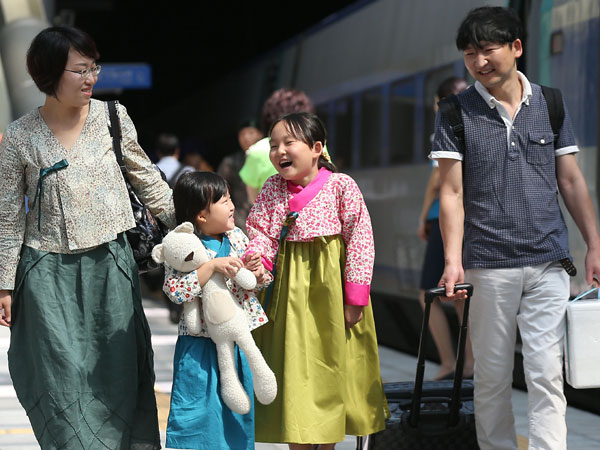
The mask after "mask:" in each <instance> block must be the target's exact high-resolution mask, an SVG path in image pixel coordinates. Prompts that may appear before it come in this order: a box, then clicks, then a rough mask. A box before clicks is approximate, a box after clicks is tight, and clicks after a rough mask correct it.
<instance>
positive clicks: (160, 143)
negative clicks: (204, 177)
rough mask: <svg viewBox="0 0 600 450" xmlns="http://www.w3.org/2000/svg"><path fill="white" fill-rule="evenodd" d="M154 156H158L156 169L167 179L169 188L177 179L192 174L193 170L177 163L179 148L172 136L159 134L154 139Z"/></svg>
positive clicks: (177, 141) (176, 140) (174, 137)
mask: <svg viewBox="0 0 600 450" xmlns="http://www.w3.org/2000/svg"><path fill="white" fill-rule="evenodd" d="M155 150H156V155H157V156H158V162H157V163H156V165H157V167H158V168H159V169H160V170H162V172H163V173H164V174H165V177H167V182H168V183H169V186H171V187H173V186H175V183H177V180H178V179H179V177H180V176H181V175H182V174H184V173H186V172H192V171H193V170H194V168H193V167H192V166H188V165H185V164H182V163H181V162H180V161H179V157H180V156H181V148H180V146H179V139H178V138H177V136H175V135H174V134H170V133H161V134H159V135H158V137H157V138H156V149H155Z"/></svg>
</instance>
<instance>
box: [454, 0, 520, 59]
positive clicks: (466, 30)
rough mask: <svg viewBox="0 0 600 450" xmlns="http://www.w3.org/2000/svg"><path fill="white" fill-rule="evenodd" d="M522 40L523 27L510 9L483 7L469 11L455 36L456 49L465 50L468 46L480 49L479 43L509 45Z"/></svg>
mask: <svg viewBox="0 0 600 450" xmlns="http://www.w3.org/2000/svg"><path fill="white" fill-rule="evenodd" d="M522 38H523V25H522V23H521V19H519V16H518V15H517V13H516V12H515V11H514V10H512V9H510V8H502V7H500V6H483V7H481V8H475V9H472V10H471V11H469V13H468V14H467V17H465V18H464V20H463V21H462V23H461V24H460V27H459V28H458V33H457V34H456V47H457V48H458V49H459V50H461V51H462V50H465V49H466V48H467V47H468V46H469V45H472V46H473V47H474V48H481V42H491V43H495V44H509V45H512V43H513V42H514V41H515V40H517V39H522Z"/></svg>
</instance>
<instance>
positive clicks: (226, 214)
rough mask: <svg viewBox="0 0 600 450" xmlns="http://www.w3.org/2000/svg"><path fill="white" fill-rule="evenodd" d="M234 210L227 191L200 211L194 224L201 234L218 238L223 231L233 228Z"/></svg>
mask: <svg viewBox="0 0 600 450" xmlns="http://www.w3.org/2000/svg"><path fill="white" fill-rule="evenodd" d="M234 211H235V207H234V206H233V202H232V201H231V196H230V195H229V192H227V194H226V195H224V196H223V197H221V198H220V199H219V200H218V201H217V202H216V203H212V204H211V205H210V206H209V207H208V208H206V209H203V210H202V211H200V213H199V214H198V217H197V219H196V225H197V226H198V228H200V230H201V231H202V233H203V234H205V235H207V236H211V237H214V238H217V239H219V238H220V237H221V235H222V234H223V233H225V232H226V231H229V230H233V229H234V227H235V221H234V218H233V213H234Z"/></svg>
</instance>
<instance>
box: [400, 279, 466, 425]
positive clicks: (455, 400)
mask: <svg viewBox="0 0 600 450" xmlns="http://www.w3.org/2000/svg"><path fill="white" fill-rule="evenodd" d="M462 289H465V290H466V291H467V298H466V299H465V304H464V309H463V316H462V322H461V324H460V333H459V335H458V351H457V355H456V369H455V371H454V385H453V387H452V401H451V403H450V412H449V415H448V426H451V427H453V426H455V425H456V424H457V423H458V419H459V415H458V413H459V411H460V391H461V386H462V380H463V367H464V365H465V346H466V343H467V324H468V322H469V304H470V300H471V295H473V285H472V284H468V283H464V284H457V285H455V286H454V292H456V291H458V290H462ZM445 293H446V288H445V287H437V288H433V289H429V290H427V291H425V310H424V311H423V324H422V326H421V336H420V338H419V353H418V358H417V373H416V375H415V385H414V391H413V398H412V407H411V408H410V417H409V423H410V425H411V426H413V427H416V426H417V425H418V423H419V414H420V412H421V393H422V391H423V378H424V377H425V338H426V336H427V330H428V329H429V314H430V312H431V303H432V302H433V300H434V299H435V298H436V297H439V296H440V295H445Z"/></svg>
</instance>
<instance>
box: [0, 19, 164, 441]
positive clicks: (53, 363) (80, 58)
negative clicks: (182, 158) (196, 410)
mask: <svg viewBox="0 0 600 450" xmlns="http://www.w3.org/2000/svg"><path fill="white" fill-rule="evenodd" d="M98 56H99V55H98V52H97V50H96V45H95V43H94V41H93V40H92V38H91V37H90V36H89V35H87V34H86V33H84V32H82V31H80V30H78V29H76V28H72V27H64V26H60V27H51V28H47V29H45V30H43V31H42V32H40V33H39V34H38V35H37V36H36V37H35V38H34V40H33V41H32V43H31V46H30V48H29V51H28V53H27V68H28V71H29V73H30V75H31V77H32V78H33V81H34V82H35V83H36V85H37V87H38V88H39V89H40V90H41V91H42V92H43V93H45V94H46V100H45V103H44V105H43V106H41V107H39V108H37V109H35V110H34V111H32V112H30V113H28V114H26V115H25V116H23V117H21V118H20V119H18V120H16V121H15V122H13V123H11V124H10V125H9V126H8V128H7V130H6V133H5V134H4V138H3V140H2V143H1V145H0V155H2V157H1V158H0V191H2V192H3V195H2V196H1V197H0V325H4V326H9V327H11V344H10V349H9V352H8V353H9V355H8V359H9V369H10V374H11V378H12V380H13V385H14V388H15V390H16V392H17V396H18V398H19V401H20V402H21V404H22V405H23V407H24V408H25V410H26V411H27V414H28V416H29V419H30V421H31V425H32V427H33V430H34V432H35V435H36V438H37V440H38V442H39V444H40V446H41V448H42V449H58V448H60V449H91V448H106V449H136V450H146V449H158V448H160V438H159V431H158V420H157V408H156V400H155V397H154V371H153V361H152V358H153V353H152V348H151V343H150V330H149V327H148V324H147V321H146V318H145V316H144V312H143V310H142V304H141V296H140V286H139V279H138V268H137V265H136V263H135V261H134V259H133V255H132V252H131V248H130V246H129V244H128V242H127V239H126V237H125V234H124V232H125V231H126V230H127V229H129V228H132V227H133V226H135V221H134V218H133V214H132V211H131V205H130V202H129V196H128V193H127V188H126V186H125V183H124V180H123V176H122V174H121V170H120V168H119V165H118V164H117V161H116V158H115V154H114V152H113V149H112V139H111V136H110V134H109V119H108V114H107V109H106V107H105V104H104V103H103V102H100V101H98V100H95V99H92V98H91V96H92V91H93V88H94V84H95V83H96V82H97V81H98V75H99V73H100V66H99V65H97V64H96V60H97V59H98ZM118 113H119V116H120V120H121V128H122V150H123V159H124V163H125V165H126V167H127V170H128V176H129V179H130V181H131V183H132V185H133V187H134V189H135V191H136V193H137V194H138V196H139V197H140V199H141V200H142V201H143V202H144V203H145V204H146V205H147V206H148V207H149V208H150V210H151V211H152V213H154V214H155V215H156V216H157V217H158V218H159V219H161V220H162V221H163V223H165V224H167V225H173V221H174V210H173V202H172V194H171V190H170V189H169V187H168V185H167V184H166V182H164V181H163V180H162V179H161V177H160V174H159V173H158V172H157V171H155V170H154V168H153V166H152V163H151V162H150V160H149V159H148V157H147V156H146V154H145V153H144V151H143V150H142V148H141V147H140V146H139V144H138V143H137V136H136V131H135V128H134V126H133V123H132V121H131V119H130V118H129V116H128V115H127V112H126V110H125V108H124V107H123V106H120V105H119V106H118ZM25 195H27V197H28V199H29V211H28V212H27V214H26V213H25V207H24V202H23V197H24V196H25Z"/></svg>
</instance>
